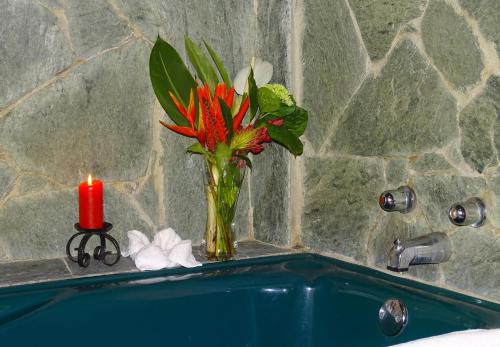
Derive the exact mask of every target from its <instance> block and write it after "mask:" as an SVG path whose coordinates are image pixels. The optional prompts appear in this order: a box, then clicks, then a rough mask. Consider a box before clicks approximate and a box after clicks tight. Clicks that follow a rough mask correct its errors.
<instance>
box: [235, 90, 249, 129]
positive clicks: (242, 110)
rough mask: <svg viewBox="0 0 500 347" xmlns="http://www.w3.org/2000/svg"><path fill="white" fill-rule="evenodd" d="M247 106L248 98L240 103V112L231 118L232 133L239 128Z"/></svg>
mask: <svg viewBox="0 0 500 347" xmlns="http://www.w3.org/2000/svg"><path fill="white" fill-rule="evenodd" d="M249 106H250V100H249V99H248V97H246V98H245V100H243V102H242V103H241V106H240V110H239V111H238V113H237V114H236V116H234V118H233V131H236V130H238V129H239V128H240V126H241V122H242V121H243V118H245V114H246V113H247V110H248V107H249Z"/></svg>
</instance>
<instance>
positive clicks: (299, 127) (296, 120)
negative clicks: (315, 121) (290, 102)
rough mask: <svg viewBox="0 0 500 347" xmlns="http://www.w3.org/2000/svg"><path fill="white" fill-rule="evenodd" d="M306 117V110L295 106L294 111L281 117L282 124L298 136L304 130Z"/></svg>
mask: <svg viewBox="0 0 500 347" xmlns="http://www.w3.org/2000/svg"><path fill="white" fill-rule="evenodd" d="M307 118H308V117H307V111H306V110H304V109H303V108H301V107H298V106H297V108H296V109H295V112H293V113H290V114H289V115H287V116H285V117H283V126H284V127H285V128H287V129H288V131H290V132H291V133H292V134H294V135H295V136H297V137H300V136H302V134H304V131H305V130H306V127H307Z"/></svg>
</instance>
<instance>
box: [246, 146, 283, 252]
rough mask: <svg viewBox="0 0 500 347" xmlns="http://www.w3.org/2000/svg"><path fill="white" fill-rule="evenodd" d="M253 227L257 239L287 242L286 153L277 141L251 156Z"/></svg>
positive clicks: (275, 242)
mask: <svg viewBox="0 0 500 347" xmlns="http://www.w3.org/2000/svg"><path fill="white" fill-rule="evenodd" d="M252 162H253V171H252V179H251V182H252V187H251V189H252V195H251V196H252V207H253V227H254V234H255V238H256V239H257V240H261V241H264V242H269V243H273V244H275V245H279V246H286V245H288V244H289V228H288V201H289V185H288V177H289V176H288V154H287V152H286V150H285V149H283V148H282V147H280V146H279V145H277V144H271V145H267V146H266V149H265V151H264V152H262V153H261V154H259V155H258V156H252Z"/></svg>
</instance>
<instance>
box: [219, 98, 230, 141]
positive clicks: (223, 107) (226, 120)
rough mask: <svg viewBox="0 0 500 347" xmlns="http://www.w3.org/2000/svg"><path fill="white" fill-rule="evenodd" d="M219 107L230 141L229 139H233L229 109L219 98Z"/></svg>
mask: <svg viewBox="0 0 500 347" xmlns="http://www.w3.org/2000/svg"><path fill="white" fill-rule="evenodd" d="M219 105H220V109H221V111H222V116H223V117H224V123H225V124H226V129H227V132H228V136H229V141H231V139H232V138H233V115H232V114H231V110H230V109H229V107H228V106H227V105H226V103H225V102H224V100H222V99H221V98H219Z"/></svg>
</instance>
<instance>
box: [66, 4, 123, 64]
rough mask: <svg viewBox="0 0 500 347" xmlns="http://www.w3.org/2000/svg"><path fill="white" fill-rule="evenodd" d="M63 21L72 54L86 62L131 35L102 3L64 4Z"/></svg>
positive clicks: (107, 6) (119, 19) (106, 5)
mask: <svg viewBox="0 0 500 347" xmlns="http://www.w3.org/2000/svg"><path fill="white" fill-rule="evenodd" d="M65 10H66V11H65V12H66V18H67V20H68V24H69V31H70V35H71V40H72V41H73V44H74V48H75V51H76V54H78V56H79V57H80V58H87V57H89V56H91V55H93V54H96V53H99V52H101V51H103V50H105V49H107V48H110V47H113V46H115V45H117V44H118V43H119V42H121V41H122V40H124V39H125V38H126V37H128V36H129V35H131V31H130V29H129V28H128V26H127V23H126V22H124V21H123V20H122V19H121V18H119V17H118V16H117V15H116V14H115V13H114V12H113V11H112V9H111V8H110V7H109V5H108V4H107V3H106V1H103V0H86V1H66V7H65Z"/></svg>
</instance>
